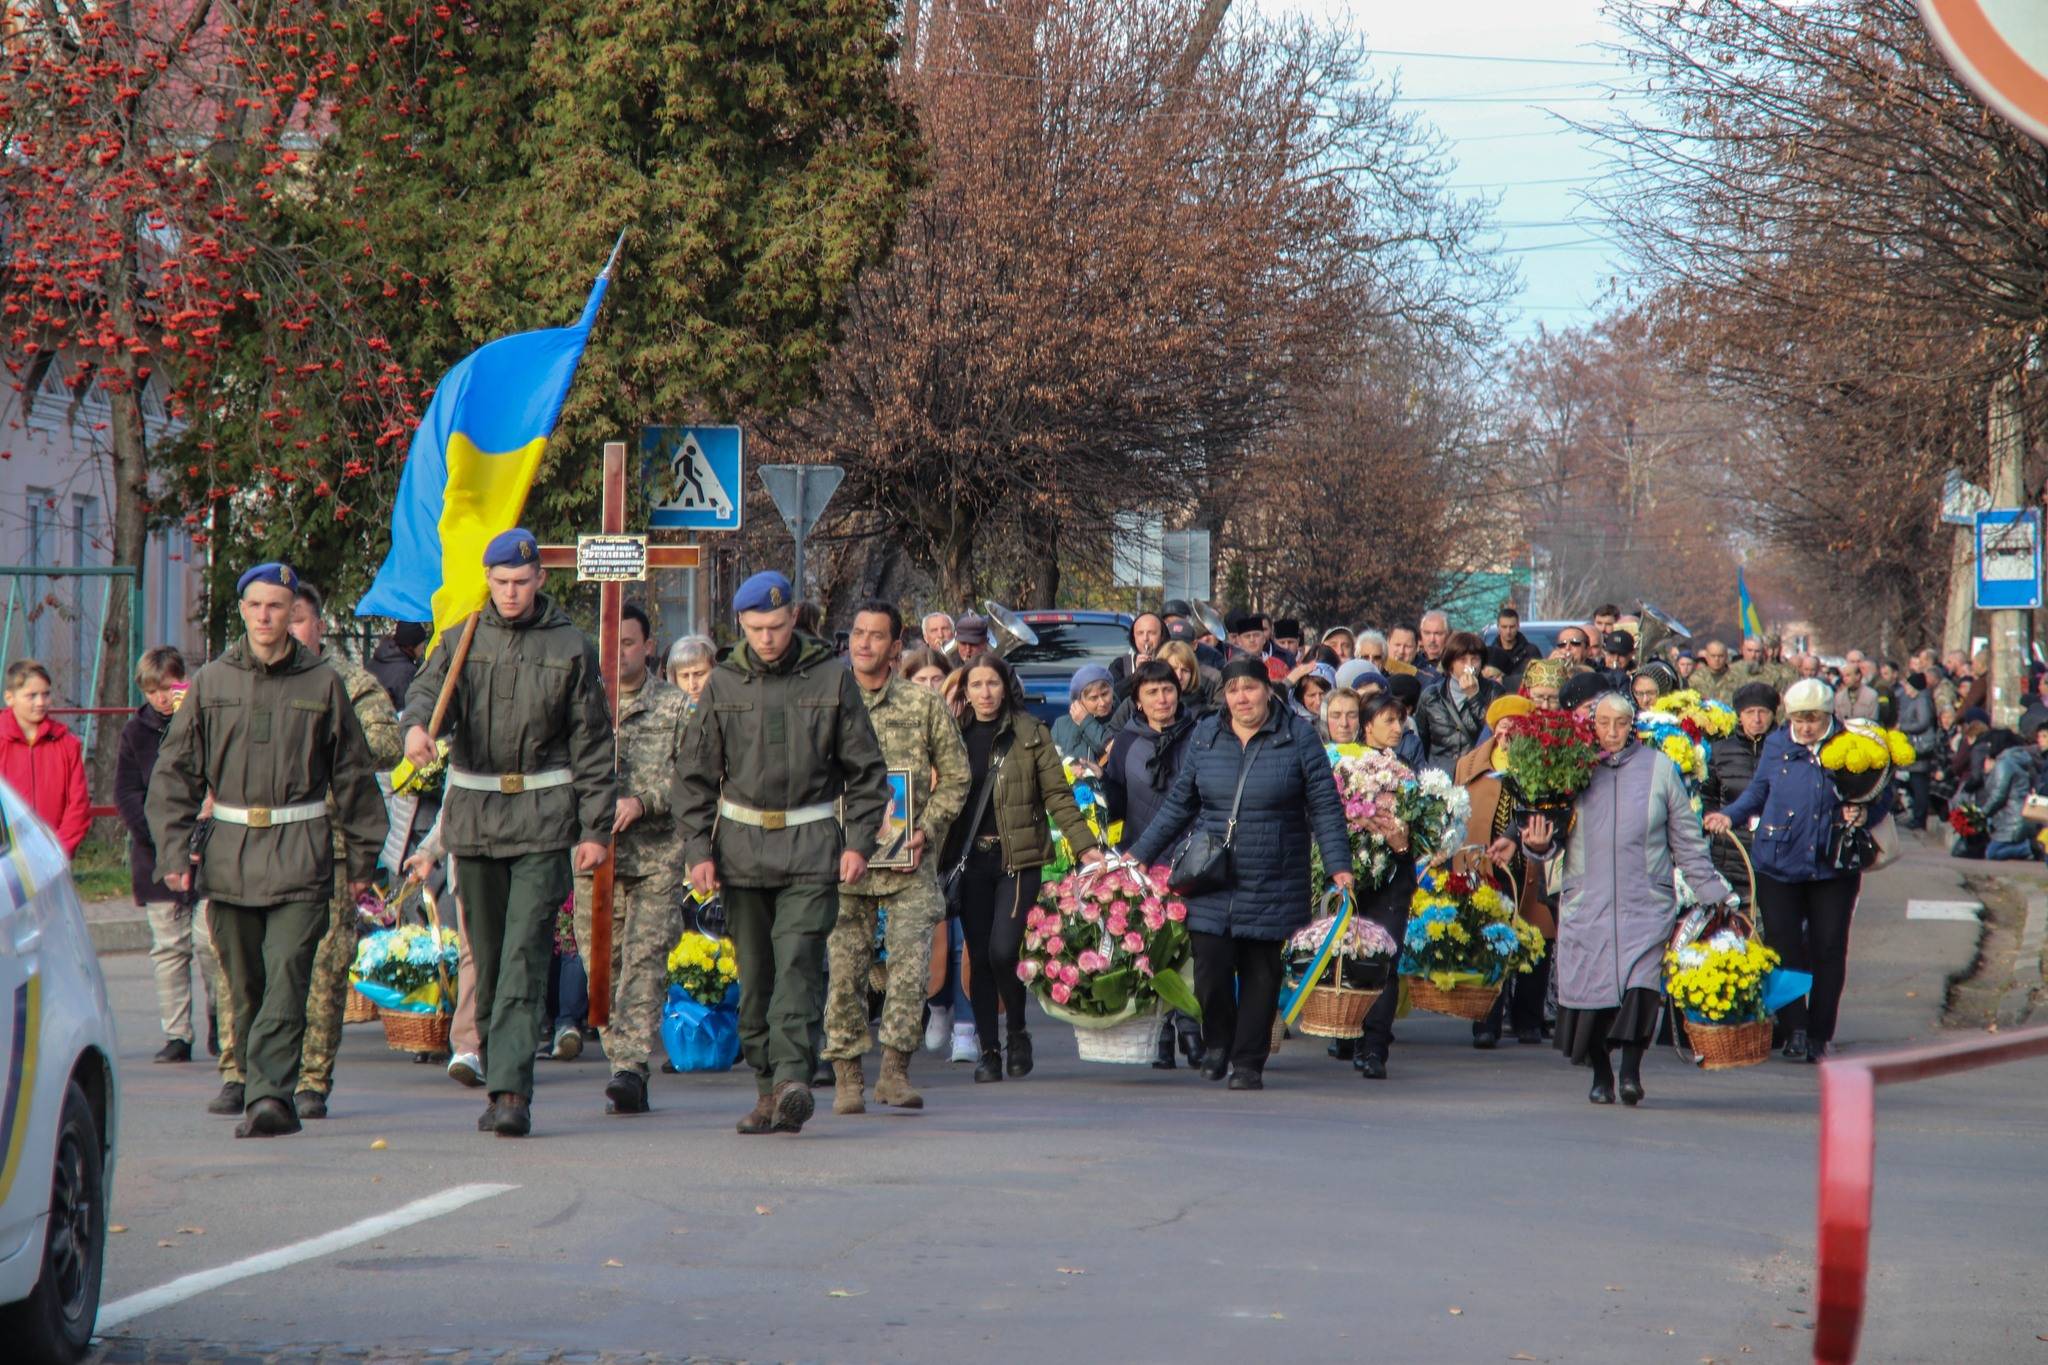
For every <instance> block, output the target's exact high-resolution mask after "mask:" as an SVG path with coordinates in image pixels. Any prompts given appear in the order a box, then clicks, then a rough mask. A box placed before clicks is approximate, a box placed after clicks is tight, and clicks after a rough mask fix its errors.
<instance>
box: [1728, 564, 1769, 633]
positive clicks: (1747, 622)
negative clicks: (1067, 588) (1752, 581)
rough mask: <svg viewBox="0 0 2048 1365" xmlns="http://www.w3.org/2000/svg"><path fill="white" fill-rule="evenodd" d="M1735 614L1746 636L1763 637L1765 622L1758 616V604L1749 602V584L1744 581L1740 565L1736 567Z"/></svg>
mask: <svg viewBox="0 0 2048 1365" xmlns="http://www.w3.org/2000/svg"><path fill="white" fill-rule="evenodd" d="M1735 614H1736V619H1737V621H1738V622H1739V623H1740V624H1741V626H1742V633H1743V634H1744V635H1754V636H1756V637H1758V638H1759V639H1761V638H1762V637H1763V633H1764V621H1763V618H1762V617H1761V616H1758V615H1757V614H1756V603H1754V602H1752V601H1750V600H1749V584H1748V583H1747V582H1745V581H1744V580H1743V577H1742V566H1741V565H1740V564H1737V565H1736V566H1735Z"/></svg>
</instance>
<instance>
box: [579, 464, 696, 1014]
mask: <svg viewBox="0 0 2048 1365" xmlns="http://www.w3.org/2000/svg"><path fill="white" fill-rule="evenodd" d="M598 521H599V528H598V529H599V530H600V531H601V532H602V533H603V534H605V535H623V534H625V530H626V443H625V442H624V441H606V442H605V445H604V504H603V508H602V510H601V512H600V513H599V516H598ZM698 557H699V556H698V550H697V547H696V546H694V545H649V546H648V547H647V567H648V568H649V569H694V568H696V567H697V562H698ZM540 566H541V568H543V569H572V570H573V569H575V568H576V547H575V546H574V545H543V546H541V547H540ZM625 605H626V593H625V585H624V584H622V583H617V582H606V583H603V584H601V585H600V586H599V588H598V597H597V661H598V666H599V667H600V668H601V669H602V670H603V671H604V695H605V703H606V704H607V705H608V706H610V708H611V713H612V724H613V725H614V726H617V724H618V721H619V621H620V614H621V611H622V609H623V608H624V607H625ZM586 946H587V949H588V951H589V954H590V1023H591V1026H592V1027H593V1028H603V1027H604V1026H605V1025H606V1024H607V1023H609V1022H610V1021H611V1002H612V981H611V977H612V857H611V854H609V853H607V854H606V855H605V860H604V861H603V862H602V863H600V864H599V865H598V868H597V871H596V872H595V873H594V874H593V875H592V877H591V879H590V942H589V944H588V945H586Z"/></svg>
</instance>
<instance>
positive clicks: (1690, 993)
mask: <svg viewBox="0 0 2048 1365" xmlns="http://www.w3.org/2000/svg"><path fill="white" fill-rule="evenodd" d="M1777 965H1778V955H1777V953H1775V952H1773V951H1772V950H1771V949H1770V948H1768V947H1766V946H1765V945H1764V942H1763V940H1762V939H1759V938H1754V937H1744V936H1743V935H1741V934H1738V933H1735V932H1733V931H1731V930H1723V931H1722V932H1720V933H1717V934H1715V935H1713V936H1712V937H1710V938H1705V939H1701V940H1699V941H1697V942H1694V943H1688V944H1686V945H1684V946H1683V947H1680V948H1673V949H1671V950H1669V951H1667V952H1666V953H1665V954H1664V990H1665V992H1666V994H1668V995H1669V996H1670V997H1671V1000H1672V1003H1673V1004H1675V1005H1676V1006H1677V1007H1678V1008H1679V1010H1680V1011H1681V1012H1682V1013H1683V1014H1684V1015H1685V1017H1686V1018H1687V1019H1690V1020H1692V1021H1693V1022H1695V1023H1702V1024H1746V1023H1752V1022H1755V1021H1758V1020H1763V1019H1768V1018H1769V1017H1770V1016H1769V1015H1768V1014H1767V1013H1766V1012H1765V1010H1764V978H1765V977H1767V976H1769V975H1770V974H1771V971H1772V970H1773V969H1774V968H1775V967H1777Z"/></svg>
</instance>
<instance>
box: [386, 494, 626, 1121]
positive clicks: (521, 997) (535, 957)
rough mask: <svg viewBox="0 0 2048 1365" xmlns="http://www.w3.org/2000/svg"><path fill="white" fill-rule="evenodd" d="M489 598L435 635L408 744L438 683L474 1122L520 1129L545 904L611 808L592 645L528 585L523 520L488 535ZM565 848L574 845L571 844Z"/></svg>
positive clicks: (427, 751) (564, 888)
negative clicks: (474, 1081)
mask: <svg viewBox="0 0 2048 1365" xmlns="http://www.w3.org/2000/svg"><path fill="white" fill-rule="evenodd" d="M482 562H483V565H484V568H485V571H486V582H487V583H488V585H489V589H490V602H489V604H488V605H486V606H485V607H484V609H483V612H482V613H481V616H480V619H479V620H478V622H477V625H476V630H475V635H474V638H473V639H470V640H468V642H467V643H468V644H469V649H468V654H467V658H466V659H464V660H462V661H460V662H459V663H457V662H456V660H455V659H454V655H455V654H456V653H457V652H458V651H459V650H460V648H461V644H460V642H458V640H457V639H456V638H455V637H444V638H443V639H442V641H441V643H440V644H439V645H438V646H437V647H436V648H435V649H434V652H433V653H432V654H431V655H429V656H428V658H427V662H426V666H425V667H424V668H422V669H421V670H420V672H419V676H418V677H416V678H414V679H413V682H412V687H411V688H410V689H409V690H408V691H407V693H406V701H405V716H404V717H403V719H402V720H401V722H400V724H401V725H402V726H403V727H404V728H405V751H406V757H408V758H409V759H411V760H412V762H413V763H414V764H415V765H417V766H419V767H425V766H426V765H427V764H429V763H431V762H433V761H434V757H435V743H434V739H433V738H432V735H431V722H432V721H433V718H434V714H435V708H436V704H437V701H438V699H440V698H441V697H442V695H443V691H444V689H443V686H442V684H443V682H444V681H445V680H446V679H447V677H448V674H449V672H450V671H451V669H459V674H458V676H457V678H456V680H455V685H454V687H453V688H452V689H447V690H448V704H447V723H448V739H449V752H448V790H447V794H446V796H445V797H444V798H443V801H442V804H441V839H442V844H443V847H444V848H445V849H446V851H447V852H448V853H450V854H453V855H454V856H455V858H456V860H457V861H456V865H455V880H456V890H457V894H459V895H460V896H461V897H462V913H463V918H464V922H465V924H466V925H467V926H468V930H469V946H470V954H471V956H472V957H473V958H474V959H475V961H476V1021H477V1033H478V1035H479V1037H480V1040H481V1043H482V1051H483V1058H484V1083H485V1085H486V1086H487V1087H488V1089H489V1091H490V1096H491V1100H490V1104H489V1105H488V1106H486V1107H485V1109H484V1112H483V1116H482V1117H481V1118H480V1119H479V1120H478V1121H477V1127H478V1129H479V1130H481V1131H484V1132H495V1133H496V1134H498V1136H500V1137H524V1136H526V1134H527V1133H528V1132H530V1131H531V1130H532V1125H533V1121H532V1116H531V1108H530V1107H531V1103H532V1099H533V1054H534V1050H535V1049H536V1048H537V1047H539V1045H540V1038H541V1018H540V1016H541V1002H542V1000H543V999H544V998H545V997H546V995H547V985H548V959H549V958H550V957H551V956H552V955H553V944H554V934H555V916H556V915H557V914H558V913H560V911H561V908H562V903H563V901H565V900H567V899H568V896H569V886H570V882H569V877H570V868H571V864H572V863H573V865H574V868H575V870H576V871H577V872H588V871H590V870H592V869H593V868H595V867H596V866H597V865H598V864H599V863H602V862H603V861H604V859H605V854H606V852H607V850H608V849H609V848H610V845H611V838H612V819H613V814H614V812H615V810H616V807H617V799H616V792H615V788H616V782H615V779H614V775H613V762H614V760H613V753H612V722H611V714H610V711H609V710H608V709H607V707H606V705H605V693H604V680H603V678H602V676H601V675H600V673H599V671H598V663H597V651H596V650H595V649H593V648H591V645H590V641H589V640H587V639H585V638H584V636H583V632H581V631H579V630H577V629H576V626H575V624H574V623H573V622H571V621H570V620H569V617H568V614H567V613H566V612H564V611H563V610H562V609H561V608H560V607H558V606H556V605H555V604H554V602H553V601H551V600H550V599H549V598H548V596H547V594H545V593H543V592H542V591H541V590H540V580H541V570H540V547H539V546H538V545H537V544H536V543H535V541H534V538H533V536H532V535H531V534H530V533H528V532H526V531H524V530H519V529H516V528H515V529H514V530H510V531H507V532H505V533H504V534H503V535H500V536H498V537H497V538H495V539H494V540H492V541H491V543H490V544H489V545H488V546H486V547H485V549H484V552H483V555H482ZM572 845H573V852H572V848H571V846H572Z"/></svg>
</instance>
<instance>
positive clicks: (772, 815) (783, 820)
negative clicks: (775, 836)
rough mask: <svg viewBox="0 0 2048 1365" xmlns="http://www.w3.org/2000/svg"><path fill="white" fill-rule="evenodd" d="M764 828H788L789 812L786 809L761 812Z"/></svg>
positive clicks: (762, 826)
mask: <svg viewBox="0 0 2048 1365" xmlns="http://www.w3.org/2000/svg"><path fill="white" fill-rule="evenodd" d="M761 828H762V829H788V828H789V812H788V811H786V810H764V811H762V812H761Z"/></svg>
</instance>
